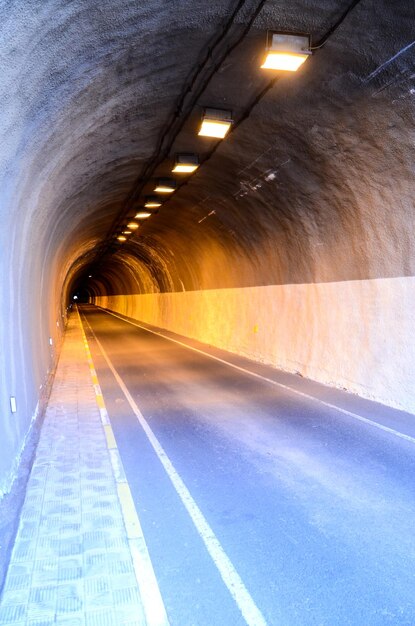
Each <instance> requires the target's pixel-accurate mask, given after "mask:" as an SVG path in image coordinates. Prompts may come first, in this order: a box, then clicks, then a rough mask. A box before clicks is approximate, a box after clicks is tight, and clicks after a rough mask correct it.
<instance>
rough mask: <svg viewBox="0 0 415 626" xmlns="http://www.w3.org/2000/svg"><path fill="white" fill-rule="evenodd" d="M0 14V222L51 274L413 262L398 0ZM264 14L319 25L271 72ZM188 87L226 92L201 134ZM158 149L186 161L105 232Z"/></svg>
mask: <svg viewBox="0 0 415 626" xmlns="http://www.w3.org/2000/svg"><path fill="white" fill-rule="evenodd" d="M353 4H355V5H356V6H354V7H352V5H353ZM348 8H351V10H350V12H348V13H347V15H345V13H346V12H347V10H348ZM342 16H344V19H343V20H342V19H341V18H342ZM0 17H1V22H0V23H1V31H2V37H1V39H2V42H3V43H2V66H3V70H4V71H3V72H2V74H3V75H2V78H1V88H2V94H3V95H2V103H1V108H2V120H1V125H2V146H3V148H2V156H1V159H2V163H1V166H2V167H1V169H2V171H3V172H4V173H5V174H4V177H3V182H2V191H1V194H2V207H3V208H2V209H1V211H2V219H3V224H4V232H8V233H11V234H10V235H9V236H10V237H11V238H12V240H13V241H12V247H11V250H12V251H11V252H10V254H11V255H13V254H17V253H18V251H19V250H20V249H22V250H26V251H27V250H36V251H38V252H40V258H41V260H38V261H36V260H33V261H32V263H33V264H34V265H36V263H38V264H42V263H43V264H44V265H46V264H48V265H49V266H50V267H52V268H54V272H55V273H54V278H53V281H54V283H56V285H58V288H61V286H62V284H64V282H65V281H66V283H65V284H66V289H68V290H69V291H71V290H73V289H74V288H78V287H80V286H81V285H84V286H85V285H89V287H88V288H89V289H90V292H91V293H101V292H106V293H123V292H143V291H155V290H156V291H157V290H161V291H168V290H171V291H177V290H183V289H186V290H188V289H190V290H192V289H203V288H216V287H241V286H242V287H243V286H250V285H265V284H279V283H293V282H313V281H337V280H351V279H359V278H375V277H387V276H400V275H409V274H413V263H414V256H413V255H412V256H411V254H410V242H411V239H412V237H413V231H414V218H413V200H412V196H413V193H412V179H413V132H412V131H413V110H414V108H413V98H414V93H415V88H414V84H413V76H414V50H415V46H413V44H414V42H413V39H414V28H413V27H414V17H415V15H414V6H413V2H410V1H409V0H397V1H395V2H393V3H391V2H388V1H387V0H383V1H381V2H379V1H378V0H361V1H360V2H355V3H351V2H349V1H347V0H336V1H335V2H333V0H292V1H290V2H288V1H287V0H278V1H277V0H268V1H266V2H258V1H255V2H254V1H252V0H251V1H250V0H246V1H245V2H239V3H237V2H230V1H228V0H227V1H225V0H216V1H215V0H212V1H210V2H209V3H206V1H205V0H193V1H192V2H185V1H172V0H170V1H169V2H166V1H165V0H158V1H157V0H148V1H146V2H131V1H127V0H111V1H105V0H104V1H103V2H100V3H91V2H88V0H74V1H72V2H63V1H60V2H59V1H58V0H50V1H47V2H42V3H39V2H38V1H37V0H33V1H30V0H20V1H19V0H15V1H13V0H12V1H9V2H6V3H3V4H2V7H1V8H0ZM339 21H340V23H339V24H337V22H339ZM336 24H337V26H336ZM268 29H275V30H282V31H289V32H305V33H310V34H311V36H312V42H313V43H314V44H319V43H324V45H322V46H321V47H319V48H317V49H316V50H315V52H314V54H313V55H312V57H311V58H310V59H309V60H308V61H307V62H306V63H305V64H304V66H303V67H302V68H301V70H299V71H298V72H297V73H294V74H290V75H286V74H283V73H279V74H278V75H277V74H275V73H272V72H271V73H270V72H269V71H265V70H261V69H260V68H259V65H260V62H261V59H262V55H263V50H264V45H265V39H266V32H267V30H268ZM274 78H275V80H273V79H274ZM272 80H273V83H272V84H271V83H270V81H272ZM192 81H193V82H192ZM204 106H211V107H218V108H225V109H230V110H232V111H233V116H234V120H235V128H234V130H233V132H232V133H231V134H230V135H229V136H228V137H227V138H226V139H225V140H224V141H223V142H220V143H219V144H216V143H215V142H214V141H212V140H209V139H206V138H202V137H198V136H197V135H196V131H197V127H198V123H199V118H200V114H201V111H202V107H204ZM177 152H196V153H198V154H199V155H200V158H201V160H202V161H204V163H203V165H202V166H201V167H200V168H199V170H198V171H197V172H196V173H195V174H194V175H193V176H191V177H187V178H181V179H180V183H181V182H186V184H184V185H183V186H181V187H180V188H179V189H178V191H177V192H176V193H175V194H174V195H173V196H172V197H171V198H169V200H168V201H167V202H166V203H165V205H164V206H163V207H162V208H161V209H160V211H159V212H158V213H157V215H154V216H152V217H151V218H150V219H149V220H147V221H146V222H143V223H142V225H141V227H140V229H139V230H138V232H137V233H135V234H134V235H133V236H132V237H131V239H130V240H129V241H128V242H127V243H126V244H124V245H118V247H117V244H115V245H114V243H113V242H114V235H115V234H116V233H117V232H119V228H120V227H121V226H122V225H123V224H124V223H126V220H127V219H128V217H132V216H133V215H134V214H135V212H136V209H137V208H138V207H139V206H140V205H141V204H142V201H143V198H144V195H145V194H147V193H151V191H152V188H153V182H154V178H155V177H156V176H168V175H170V169H171V164H172V159H173V157H174V154H175V153H177ZM386 180H388V181H389V182H388V183H386ZM391 181H393V184H391ZM3 236H4V233H3ZM31 271H35V269H34V268H33V267H32V268H31ZM89 274H91V275H92V279H88V278H87V276H88V275H89ZM27 280H30V272H29V274H28V277H27ZM88 281H89V282H88ZM59 285H60V287H59Z"/></svg>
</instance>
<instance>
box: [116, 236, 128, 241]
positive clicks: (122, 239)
mask: <svg viewBox="0 0 415 626" xmlns="http://www.w3.org/2000/svg"><path fill="white" fill-rule="evenodd" d="M117 239H118V241H120V242H121V243H123V242H124V241H127V237H124V235H118V237H117Z"/></svg>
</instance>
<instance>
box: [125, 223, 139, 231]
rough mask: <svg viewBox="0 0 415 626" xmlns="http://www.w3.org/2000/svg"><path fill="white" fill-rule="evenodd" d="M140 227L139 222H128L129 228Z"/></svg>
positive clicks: (135, 228)
mask: <svg viewBox="0 0 415 626" xmlns="http://www.w3.org/2000/svg"><path fill="white" fill-rule="evenodd" d="M138 227H139V224H137V222H129V223H128V224H127V228H128V229H129V230H137V228H138Z"/></svg>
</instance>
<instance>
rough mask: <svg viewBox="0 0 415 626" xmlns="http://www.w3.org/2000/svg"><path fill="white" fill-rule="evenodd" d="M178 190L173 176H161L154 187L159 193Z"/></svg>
mask: <svg viewBox="0 0 415 626" xmlns="http://www.w3.org/2000/svg"><path fill="white" fill-rule="evenodd" d="M175 190H176V181H175V180H173V178H159V179H158V180H157V184H156V186H155V187H154V191H156V192H157V193H173V191H175Z"/></svg>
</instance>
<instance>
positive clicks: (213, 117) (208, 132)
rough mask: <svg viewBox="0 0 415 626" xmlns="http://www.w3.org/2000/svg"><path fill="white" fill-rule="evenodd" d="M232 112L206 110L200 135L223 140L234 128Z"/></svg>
mask: <svg viewBox="0 0 415 626" xmlns="http://www.w3.org/2000/svg"><path fill="white" fill-rule="evenodd" d="M232 122H233V120H232V112H231V111H223V110H222V109H204V110H203V116H202V124H201V126H200V129H199V133H198V134H199V135H200V136H202V137H214V138H216V139H223V138H224V137H225V136H226V135H227V134H228V132H229V129H230V127H231V126H232Z"/></svg>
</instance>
